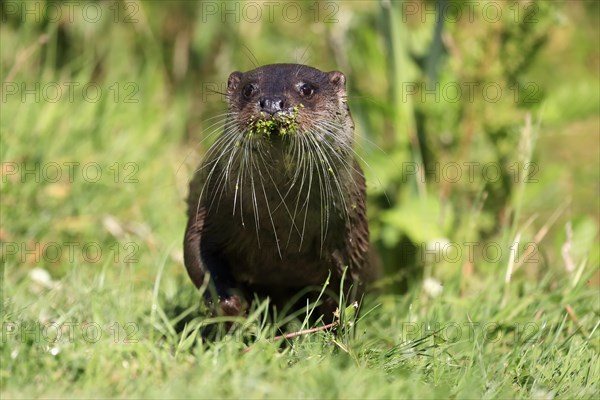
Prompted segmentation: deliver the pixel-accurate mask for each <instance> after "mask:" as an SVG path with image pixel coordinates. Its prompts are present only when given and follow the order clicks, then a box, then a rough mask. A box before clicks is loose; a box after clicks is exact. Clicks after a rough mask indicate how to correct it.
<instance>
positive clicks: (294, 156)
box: [184, 64, 376, 320]
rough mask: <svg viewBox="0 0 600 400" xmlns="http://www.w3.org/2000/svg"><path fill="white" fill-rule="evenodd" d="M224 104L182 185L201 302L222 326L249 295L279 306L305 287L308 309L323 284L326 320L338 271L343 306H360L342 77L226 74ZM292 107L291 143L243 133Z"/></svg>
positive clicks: (371, 274)
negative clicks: (216, 133)
mask: <svg viewBox="0 0 600 400" xmlns="http://www.w3.org/2000/svg"><path fill="white" fill-rule="evenodd" d="M249 86H252V89H248V87H249ZM306 87H309V88H310V89H311V90H312V94H310V95H307V93H309V92H310V90H304V91H303V89H306ZM250 92H252V93H251V95H250V96H246V95H247V94H248V93H250ZM227 98H228V103H229V108H228V112H227V117H226V120H225V121H224V133H223V134H222V136H221V138H220V139H218V140H217V141H216V142H215V144H214V145H213V146H212V147H211V148H210V149H209V151H208V152H207V155H206V157H205V160H204V162H203V163H202V166H201V167H200V168H199V169H198V171H197V172H196V173H195V175H194V177H193V179H192V181H191V183H190V192H189V196H188V200H187V202H188V218H189V219H188V224H187V228H186V233H185V239H184V257H185V265H186V268H187V271H188V274H189V276H190V278H191V279H192V281H193V282H194V284H195V285H196V286H197V287H200V286H202V284H203V283H204V281H205V278H206V277H207V276H210V285H209V288H210V290H209V291H207V293H209V295H210V296H209V297H210V299H209V300H210V301H212V302H213V304H216V303H217V302H218V303H219V306H218V307H217V308H216V309H217V311H219V312H221V313H223V314H225V315H239V314H241V313H243V311H244V309H245V308H246V306H247V305H248V304H249V302H250V301H251V300H252V298H253V294H254V293H256V294H258V295H260V296H269V297H270V298H271V299H272V301H273V302H274V304H275V305H277V306H278V307H282V306H283V305H284V304H286V303H287V302H289V301H290V300H291V299H292V298H293V297H294V296H295V295H296V294H297V293H298V292H300V291H302V290H305V289H308V288H312V289H314V291H313V292H312V294H310V295H305V296H304V297H306V296H308V298H309V299H311V300H314V298H315V295H314V293H318V292H319V290H320V288H321V287H322V285H323V284H324V283H325V281H326V279H327V277H328V275H330V284H329V287H328V291H327V295H326V296H325V299H324V301H323V304H322V306H321V308H320V313H321V314H323V315H324V317H325V319H326V320H330V319H331V318H332V315H331V314H332V312H333V311H334V310H335V307H336V305H337V301H338V299H337V297H336V295H337V294H338V293H339V290H340V287H341V286H342V274H343V272H344V269H345V268H346V267H347V268H348V271H347V274H346V281H345V282H343V287H344V288H345V289H346V291H345V292H346V293H347V295H348V297H347V299H346V300H353V299H356V298H358V297H360V295H361V294H362V293H363V292H364V289H365V285H366V284H368V283H369V282H371V281H372V280H373V279H374V278H375V277H376V272H375V269H374V268H373V267H372V266H371V265H369V255H368V253H369V230H368V225H367V219H366V204H365V179H364V176H363V173H362V170H361V168H360V166H359V164H358V163H357V162H356V160H355V158H354V155H353V150H352V146H353V142H354V123H353V121H352V117H351V115H350V111H349V109H348V106H347V104H346V88H345V77H344V75H343V74H342V73H340V72H328V73H326V72H322V71H319V70H317V69H314V68H311V67H308V66H303V65H297V64H272V65H266V66H263V67H260V68H257V69H255V70H252V71H249V72H246V73H241V72H234V73H232V74H231V75H230V77H229V80H228V92H227ZM265 104H266V106H265ZM300 104H302V106H300ZM269 106H271V107H274V109H269V108H268V107H269ZM294 107H298V108H296V109H297V119H296V121H297V122H298V126H299V129H298V131H297V132H295V133H291V134H288V135H273V136H269V137H266V136H257V135H252V134H251V132H249V130H248V122H249V121H250V120H252V118H257V116H259V115H264V111H265V110H267V111H269V110H271V111H273V110H279V109H281V111H282V112H285V111H289V110H291V109H293V108H294ZM261 112H263V114H261ZM273 115H277V112H275V113H274V114H273ZM301 135H305V136H301ZM310 135H312V136H310ZM350 287H352V291H351V292H348V290H347V289H349V288H350ZM304 297H300V302H299V303H300V304H302V303H304V304H306V301H305V300H304V301H302V299H303V298H304ZM215 300H217V301H215Z"/></svg>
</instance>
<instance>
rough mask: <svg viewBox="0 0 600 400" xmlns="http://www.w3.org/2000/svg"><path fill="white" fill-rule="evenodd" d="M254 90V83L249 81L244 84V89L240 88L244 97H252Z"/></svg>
mask: <svg viewBox="0 0 600 400" xmlns="http://www.w3.org/2000/svg"><path fill="white" fill-rule="evenodd" d="M255 91H256V85H254V84H253V83H249V84H247V85H246V86H244V89H242V94H243V95H244V97H245V98H246V99H249V98H250V97H252V95H253V94H254V92H255Z"/></svg>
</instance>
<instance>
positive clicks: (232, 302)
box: [219, 295, 244, 317]
mask: <svg viewBox="0 0 600 400" xmlns="http://www.w3.org/2000/svg"><path fill="white" fill-rule="evenodd" d="M219 305H220V308H221V315H226V316H230V317H236V316H238V315H242V313H243V312H244V306H243V304H242V301H241V300H240V298H239V296H237V295H233V296H229V297H225V298H222V299H221V301H220V302H219Z"/></svg>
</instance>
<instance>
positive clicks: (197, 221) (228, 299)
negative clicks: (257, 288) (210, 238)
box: [183, 207, 243, 316]
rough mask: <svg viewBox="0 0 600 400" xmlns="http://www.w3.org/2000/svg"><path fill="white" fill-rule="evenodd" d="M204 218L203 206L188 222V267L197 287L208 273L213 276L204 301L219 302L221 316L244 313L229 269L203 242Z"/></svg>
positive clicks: (186, 248)
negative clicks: (234, 291) (234, 290)
mask: <svg viewBox="0 0 600 400" xmlns="http://www.w3.org/2000/svg"><path fill="white" fill-rule="evenodd" d="M205 217H206V210H205V209H204V208H203V207H201V208H199V209H198V211H197V213H196V215H193V216H191V217H190V218H189V220H188V224H187V227H186V230H185V238H184V243H183V258H184V263H185V267H186V269H187V272H188V275H189V276H190V278H191V280H192V282H194V285H196V287H197V288H200V287H201V286H202V284H203V283H204V278H205V276H206V274H207V273H208V274H209V275H210V278H211V281H212V282H211V283H210V285H209V288H208V289H209V290H207V291H206V292H205V299H206V301H207V303H209V304H214V303H215V300H216V302H217V303H218V304H219V306H218V307H219V309H220V312H219V314H222V315H228V316H237V315H240V314H241V313H242V312H243V302H242V301H241V299H240V297H239V296H238V295H236V294H234V293H233V289H234V287H235V282H234V281H233V279H232V277H231V276H230V274H229V266H228V265H227V263H226V261H225V260H224V259H223V258H222V257H221V256H219V254H218V252H217V251H215V250H213V249H211V248H210V246H209V245H208V244H207V243H206V241H204V243H203V241H202V237H203V231H204V222H205ZM215 297H216V299H215Z"/></svg>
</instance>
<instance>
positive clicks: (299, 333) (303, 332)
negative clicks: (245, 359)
mask: <svg viewBox="0 0 600 400" xmlns="http://www.w3.org/2000/svg"><path fill="white" fill-rule="evenodd" d="M337 326H338V322H337V321H336V322H332V323H330V324H327V325H323V326H320V327H318V328H310V329H303V330H301V331H297V332H290V333H286V334H285V335H279V336H275V337H274V338H272V339H269V342H276V341H278V340H280V339H291V338H295V337H297V336H302V335H308V334H310V333H314V332H319V331H326V330H328V329H332V328H335V327H337ZM253 347H254V345H251V346H248V347H246V348H245V349H244V351H243V353H247V352H249V351H250V350H251V349H252V348H253Z"/></svg>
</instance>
